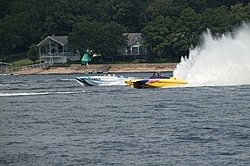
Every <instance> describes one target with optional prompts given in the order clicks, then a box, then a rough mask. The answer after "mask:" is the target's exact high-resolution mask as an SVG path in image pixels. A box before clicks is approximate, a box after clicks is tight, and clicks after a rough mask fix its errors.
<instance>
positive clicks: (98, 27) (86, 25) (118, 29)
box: [68, 20, 127, 55]
mask: <svg viewBox="0 0 250 166" xmlns="http://www.w3.org/2000/svg"><path fill="white" fill-rule="evenodd" d="M124 31H126V29H125V28H124V27H123V26H121V25H119V24H117V23H115V22H111V23H101V22H97V21H92V22H88V21H86V20H85V21H82V22H80V23H77V24H75V25H74V27H73V31H72V32H71V33H70V34H69V37H68V40H69V44H70V47H71V48H73V49H74V50H78V51H80V52H82V53H84V52H86V51H92V52H93V53H97V54H102V55H105V54H107V53H112V52H114V51H116V50H118V49H120V48H121V47H122V46H124V45H126V39H127V38H126V37H125V36H123V35H122V33H123V32H124Z"/></svg>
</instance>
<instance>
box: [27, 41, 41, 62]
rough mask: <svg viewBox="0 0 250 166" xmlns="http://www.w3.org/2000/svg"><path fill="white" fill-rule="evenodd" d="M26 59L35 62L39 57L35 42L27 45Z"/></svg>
mask: <svg viewBox="0 0 250 166" xmlns="http://www.w3.org/2000/svg"><path fill="white" fill-rule="evenodd" d="M27 56H28V59H29V60H31V61H33V62H34V63H36V61H37V60H38V59H39V54H38V48H37V46H36V44H32V45H31V46H30V47H29V51H28V53H27Z"/></svg>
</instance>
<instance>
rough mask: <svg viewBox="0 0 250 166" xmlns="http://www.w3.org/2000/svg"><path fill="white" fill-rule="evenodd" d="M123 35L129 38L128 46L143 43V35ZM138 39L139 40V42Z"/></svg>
mask: <svg viewBox="0 0 250 166" xmlns="http://www.w3.org/2000/svg"><path fill="white" fill-rule="evenodd" d="M123 35H127V36H128V43H127V44H128V46H132V45H134V44H136V43H137V42H139V43H143V40H142V36H141V33H123ZM137 39H138V40H137Z"/></svg>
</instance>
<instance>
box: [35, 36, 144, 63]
mask: <svg viewBox="0 0 250 166" xmlns="http://www.w3.org/2000/svg"><path fill="white" fill-rule="evenodd" d="M123 35H126V36H128V42H127V46H124V47H123V48H122V49H120V50H118V54H119V55H124V56H125V55H146V54H147V50H146V48H142V44H143V39H142V36H141V33H123ZM37 46H38V47H39V56H40V59H42V58H43V59H44V63H49V64H54V63H66V62H68V61H78V60H79V61H80V59H81V55H80V53H79V52H78V51H74V50H70V48H69V47H68V36H54V35H52V36H48V37H46V38H45V39H43V40H42V41H41V42H40V43H39V44H37Z"/></svg>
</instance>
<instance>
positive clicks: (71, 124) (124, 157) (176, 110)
mask: <svg viewBox="0 0 250 166" xmlns="http://www.w3.org/2000/svg"><path fill="white" fill-rule="evenodd" d="M164 74H165V75H172V73H164ZM124 75H125V76H136V77H148V76H149V75H150V73H124ZM76 76H79V75H77V74H75V75H74V74H72V75H18V76H1V77H0V105H1V107H0V115H1V116H0V165H6V166H28V165H32V166H33V165H34V166H40V165H42V166H43V165H46V166H54V165H66V166H67V165H72V166H75V165H90V166H94V165H102V166H103V165H117V166H121V165H122V166H123V165H124V166H128V165H136V166H137V165H139V166H153V165H154V166H156V165H157V166H158V165H174V166H176V165H180V166H185V165H226V166H228V165H231V166H237V165H240V166H244V165H249V164H250V85H235V86H194V87H178V88H165V89H132V88H130V87H128V86H106V87H105V86H104V87H87V86H81V85H80V84H78V83H77V82H76V81H75V77H76Z"/></svg>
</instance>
